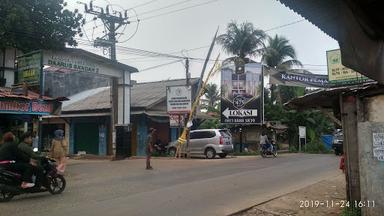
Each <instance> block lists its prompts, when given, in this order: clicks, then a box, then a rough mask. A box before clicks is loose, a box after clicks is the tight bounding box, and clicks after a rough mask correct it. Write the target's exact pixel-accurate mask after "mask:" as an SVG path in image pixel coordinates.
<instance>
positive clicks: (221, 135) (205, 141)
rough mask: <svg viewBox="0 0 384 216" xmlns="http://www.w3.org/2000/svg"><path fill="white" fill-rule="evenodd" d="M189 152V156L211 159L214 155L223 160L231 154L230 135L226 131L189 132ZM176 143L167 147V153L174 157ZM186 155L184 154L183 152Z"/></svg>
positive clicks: (205, 130)
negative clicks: (201, 156) (202, 156)
mask: <svg viewBox="0 0 384 216" xmlns="http://www.w3.org/2000/svg"><path fill="white" fill-rule="evenodd" d="M189 138H190V142H189V152H190V154H191V156H194V155H204V156H205V157H206V158H208V159H213V158H215V157H216V155H219V156H220V157H221V158H225V157H226V156H227V155H228V153H232V152H233V144H232V135H231V133H230V132H229V131H228V130H226V129H203V130H192V131H191V132H190V136H189ZM176 144H177V142H172V143H170V144H169V145H168V152H169V154H170V155H174V154H175V152H176ZM183 153H186V152H183Z"/></svg>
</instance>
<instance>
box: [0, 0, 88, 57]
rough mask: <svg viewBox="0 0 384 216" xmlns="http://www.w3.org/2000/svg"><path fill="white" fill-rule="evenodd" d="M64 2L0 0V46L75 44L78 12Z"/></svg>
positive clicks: (34, 47) (25, 48) (29, 48)
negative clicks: (68, 7)
mask: <svg viewBox="0 0 384 216" xmlns="http://www.w3.org/2000/svg"><path fill="white" fill-rule="evenodd" d="M65 6H66V3H64V1H63V0H28V1H27V0H24V1H20V0H2V1H0V8H1V9H0V20H1V25H0V48H5V47H15V48H18V49H20V50H22V51H24V52H28V51H32V50H37V49H61V48H64V47H65V44H68V45H77V43H76V41H75V39H74V36H75V35H76V34H78V33H80V32H81V29H80V27H81V22H82V15H81V14H79V13H77V11H75V12H71V11H69V10H67V9H64V7H65Z"/></svg>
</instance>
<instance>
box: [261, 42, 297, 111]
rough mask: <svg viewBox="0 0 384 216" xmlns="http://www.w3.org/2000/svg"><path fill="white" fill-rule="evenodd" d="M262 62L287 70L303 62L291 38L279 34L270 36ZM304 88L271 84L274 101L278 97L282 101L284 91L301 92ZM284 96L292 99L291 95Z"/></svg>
mask: <svg viewBox="0 0 384 216" xmlns="http://www.w3.org/2000/svg"><path fill="white" fill-rule="evenodd" d="M262 62H263V63H265V64H266V65H268V66H269V67H271V68H275V69H277V70H287V69H291V68H292V67H293V66H302V64H301V62H300V61H299V60H297V59H296V51H295V49H294V47H293V46H292V45H291V44H289V40H287V39H286V38H285V37H283V36H278V35H275V36H274V37H268V45H267V47H266V48H265V50H264V53H263V57H262ZM281 88H284V91H281V90H282V89H281ZM302 90H303V88H302V87H290V86H289V87H288V86H284V87H282V86H278V87H277V86H276V85H271V92H272V101H275V100H276V99H277V101H278V102H279V103H282V102H283V101H282V96H283V95H282V94H281V93H282V92H294V93H295V92H297V93H298V94H299V93H300V92H302ZM284 96H285V97H284V98H285V99H286V100H287V98H288V99H290V97H289V96H288V97H286V96H287V95H284ZM296 96H297V95H296Z"/></svg>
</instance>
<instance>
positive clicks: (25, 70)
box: [17, 51, 43, 85]
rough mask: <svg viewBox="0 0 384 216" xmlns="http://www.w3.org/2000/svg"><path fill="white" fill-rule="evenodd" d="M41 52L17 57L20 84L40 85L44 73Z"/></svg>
mask: <svg viewBox="0 0 384 216" xmlns="http://www.w3.org/2000/svg"><path fill="white" fill-rule="evenodd" d="M42 58H43V53H42V52H41V51H35V52H31V53H27V54H25V55H22V56H18V57H17V78H18V84H21V83H24V82H25V83H27V84H28V85H39V84H40V74H41V71H42V67H43V65H42V63H43V62H42Z"/></svg>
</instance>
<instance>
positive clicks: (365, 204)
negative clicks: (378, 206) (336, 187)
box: [299, 200, 375, 208]
mask: <svg viewBox="0 0 384 216" xmlns="http://www.w3.org/2000/svg"><path fill="white" fill-rule="evenodd" d="M299 205H300V208H321V207H324V208H349V207H354V208H374V207H375V201H374V200H366V201H353V202H350V201H347V200H300V201H299Z"/></svg>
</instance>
